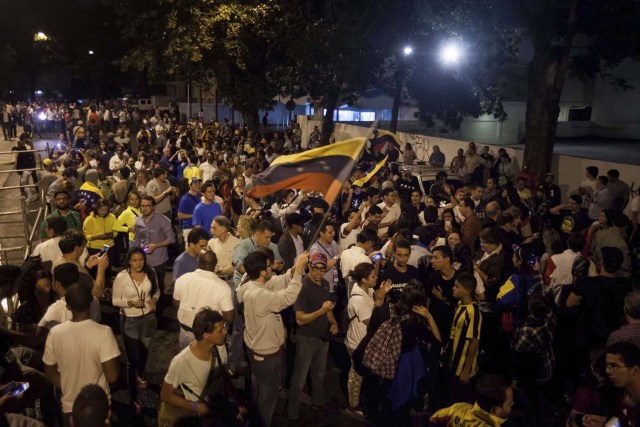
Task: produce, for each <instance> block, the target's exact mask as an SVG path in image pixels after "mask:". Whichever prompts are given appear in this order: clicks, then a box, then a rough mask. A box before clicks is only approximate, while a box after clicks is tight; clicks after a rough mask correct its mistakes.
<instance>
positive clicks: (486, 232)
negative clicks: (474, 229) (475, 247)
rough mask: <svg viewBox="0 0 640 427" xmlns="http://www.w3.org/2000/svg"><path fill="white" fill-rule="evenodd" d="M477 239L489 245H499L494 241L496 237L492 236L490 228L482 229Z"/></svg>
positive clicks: (496, 240)
mask: <svg viewBox="0 0 640 427" xmlns="http://www.w3.org/2000/svg"><path fill="white" fill-rule="evenodd" d="M478 238H479V239H480V240H484V241H485V242H486V243H489V244H490V245H497V244H498V243H500V242H498V239H496V236H495V235H494V234H493V231H492V230H491V228H490V227H486V228H483V229H482V231H480V234H479V235H478Z"/></svg>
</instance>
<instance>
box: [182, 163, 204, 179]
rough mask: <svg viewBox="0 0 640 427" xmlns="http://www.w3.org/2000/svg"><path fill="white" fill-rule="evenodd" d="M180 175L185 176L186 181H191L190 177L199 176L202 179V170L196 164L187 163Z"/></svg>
mask: <svg viewBox="0 0 640 427" xmlns="http://www.w3.org/2000/svg"><path fill="white" fill-rule="evenodd" d="M182 176H183V177H185V178H187V182H189V183H191V178H194V177H195V178H199V179H201V180H202V171H201V170H200V168H199V167H198V166H196V165H189V166H187V167H186V168H184V171H183V172H182Z"/></svg>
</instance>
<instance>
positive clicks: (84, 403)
mask: <svg viewBox="0 0 640 427" xmlns="http://www.w3.org/2000/svg"><path fill="white" fill-rule="evenodd" d="M71 414H72V415H71V416H72V417H73V425H74V427H96V426H103V425H105V422H106V421H107V419H108V418H109V398H108V397H107V393H106V392H105V391H104V390H103V389H102V387H100V386H99V385H97V384H87V385H85V386H84V387H82V389H81V390H80V393H78V395H77V396H76V400H74V401H73V409H72V412H71ZM100 420H103V421H102V423H100V424H98V423H99V422H100Z"/></svg>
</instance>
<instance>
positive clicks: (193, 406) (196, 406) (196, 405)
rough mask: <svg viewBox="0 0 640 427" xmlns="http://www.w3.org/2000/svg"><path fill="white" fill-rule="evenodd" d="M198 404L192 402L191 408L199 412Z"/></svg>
mask: <svg viewBox="0 0 640 427" xmlns="http://www.w3.org/2000/svg"><path fill="white" fill-rule="evenodd" d="M197 408H198V404H197V403H196V402H191V410H192V411H193V412H198V409H197Z"/></svg>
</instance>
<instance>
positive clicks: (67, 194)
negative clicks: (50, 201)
mask: <svg viewBox="0 0 640 427" xmlns="http://www.w3.org/2000/svg"><path fill="white" fill-rule="evenodd" d="M60 194H62V195H63V196H67V199H69V198H70V197H69V193H67V192H66V191H64V190H58V191H56V192H55V193H53V198H54V199H55V198H56V197H58V196H59V195H60Z"/></svg>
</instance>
